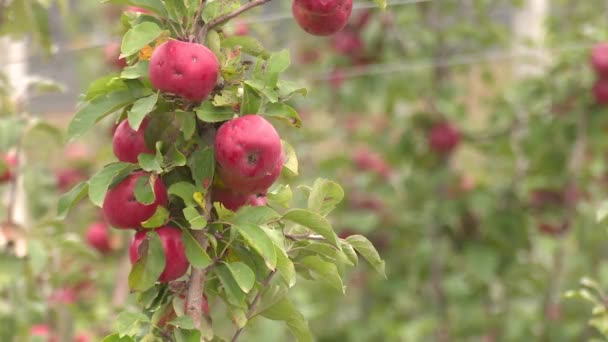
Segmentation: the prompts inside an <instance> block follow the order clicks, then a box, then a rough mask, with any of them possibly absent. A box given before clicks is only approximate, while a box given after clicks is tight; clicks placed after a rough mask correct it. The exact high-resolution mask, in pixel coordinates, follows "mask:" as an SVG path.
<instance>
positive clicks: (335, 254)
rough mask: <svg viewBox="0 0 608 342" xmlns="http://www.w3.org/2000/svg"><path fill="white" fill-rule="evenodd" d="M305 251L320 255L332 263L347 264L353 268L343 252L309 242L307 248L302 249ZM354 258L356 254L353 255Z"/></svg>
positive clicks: (352, 264) (322, 244) (323, 244)
mask: <svg viewBox="0 0 608 342" xmlns="http://www.w3.org/2000/svg"><path fill="white" fill-rule="evenodd" d="M304 250H305V251H309V252H313V253H315V254H317V255H322V256H324V257H326V258H329V259H331V260H332V262H334V263H336V262H337V263H340V264H347V265H351V266H354V263H353V262H352V261H351V260H350V258H349V257H348V256H347V255H346V253H344V251H343V250H342V251H340V250H338V249H337V248H335V247H333V246H330V245H328V244H325V243H316V242H311V243H310V244H309V245H308V246H306V247H305V248H304ZM355 257H356V254H355Z"/></svg>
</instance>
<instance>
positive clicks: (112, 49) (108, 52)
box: [103, 42, 127, 70]
mask: <svg viewBox="0 0 608 342" xmlns="http://www.w3.org/2000/svg"><path fill="white" fill-rule="evenodd" d="M103 52H104V58H105V61H106V64H107V65H109V66H112V67H113V68H115V69H117V70H122V69H123V68H124V67H126V66H127V60H126V59H125V58H119V57H120V43H119V42H111V43H108V44H107V45H106V47H105V48H104V50H103Z"/></svg>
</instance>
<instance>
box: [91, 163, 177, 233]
mask: <svg viewBox="0 0 608 342" xmlns="http://www.w3.org/2000/svg"><path fill="white" fill-rule="evenodd" d="M141 177H149V174H148V173H145V172H135V173H132V174H130V175H129V176H127V178H125V179H123V180H122V181H121V182H120V183H118V184H117V185H116V186H115V187H113V188H111V189H109V190H108V192H107V193H106V197H105V199H104V201H103V206H102V209H103V213H104V216H105V218H106V220H107V221H108V223H109V224H110V225H112V226H114V227H116V228H123V229H130V228H132V229H136V228H140V227H141V223H142V222H144V221H146V220H148V219H149V218H150V217H152V215H154V213H155V212H156V208H157V207H158V206H159V205H161V206H166V205H167V189H166V188H165V185H164V184H163V182H162V180H161V179H160V178H157V179H156V181H155V182H154V194H155V195H156V199H155V201H154V203H152V204H143V203H139V202H138V201H137V199H136V198H135V192H134V191H135V185H136V184H137V180H138V179H140V178H141Z"/></svg>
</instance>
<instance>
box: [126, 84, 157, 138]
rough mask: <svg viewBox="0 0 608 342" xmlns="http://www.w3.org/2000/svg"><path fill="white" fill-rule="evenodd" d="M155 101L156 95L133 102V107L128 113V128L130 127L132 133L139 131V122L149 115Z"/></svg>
mask: <svg viewBox="0 0 608 342" xmlns="http://www.w3.org/2000/svg"><path fill="white" fill-rule="evenodd" d="M157 101H158V93H154V94H152V95H150V96H146V97H142V98H141V99H138V100H137V101H135V103H134V104H133V107H132V108H131V110H130V111H129V113H128V119H129V126H131V128H132V129H133V130H134V131H137V130H139V126H140V125H141V122H142V121H144V118H145V117H146V114H148V113H150V112H151V111H152V110H153V109H154V106H156V102H157Z"/></svg>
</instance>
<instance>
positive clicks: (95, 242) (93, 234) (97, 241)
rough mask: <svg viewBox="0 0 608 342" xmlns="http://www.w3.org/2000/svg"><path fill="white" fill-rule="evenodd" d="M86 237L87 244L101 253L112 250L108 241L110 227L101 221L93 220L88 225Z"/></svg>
mask: <svg viewBox="0 0 608 342" xmlns="http://www.w3.org/2000/svg"><path fill="white" fill-rule="evenodd" d="M86 239H87V243H88V244H89V246H91V247H93V248H95V249H96V250H98V251H99V252H101V253H108V252H111V251H112V245H111V243H110V229H109V228H108V225H106V224H105V223H103V222H95V223H93V224H91V225H90V226H89V228H88V229H87V232H86Z"/></svg>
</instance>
